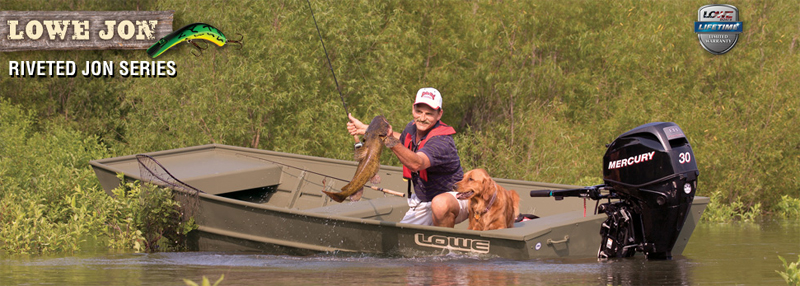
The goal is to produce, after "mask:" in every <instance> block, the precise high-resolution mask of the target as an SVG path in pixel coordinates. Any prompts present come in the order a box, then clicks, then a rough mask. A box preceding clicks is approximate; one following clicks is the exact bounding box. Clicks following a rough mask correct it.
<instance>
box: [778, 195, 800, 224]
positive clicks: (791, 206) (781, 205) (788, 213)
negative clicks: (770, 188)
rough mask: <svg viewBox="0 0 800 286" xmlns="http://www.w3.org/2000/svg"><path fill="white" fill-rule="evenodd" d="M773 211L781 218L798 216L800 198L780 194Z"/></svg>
mask: <svg viewBox="0 0 800 286" xmlns="http://www.w3.org/2000/svg"><path fill="white" fill-rule="evenodd" d="M775 213H776V215H777V216H779V217H783V218H800V198H792V197H789V196H788V195H783V196H781V200H780V201H779V202H778V203H777V204H776V205H775Z"/></svg>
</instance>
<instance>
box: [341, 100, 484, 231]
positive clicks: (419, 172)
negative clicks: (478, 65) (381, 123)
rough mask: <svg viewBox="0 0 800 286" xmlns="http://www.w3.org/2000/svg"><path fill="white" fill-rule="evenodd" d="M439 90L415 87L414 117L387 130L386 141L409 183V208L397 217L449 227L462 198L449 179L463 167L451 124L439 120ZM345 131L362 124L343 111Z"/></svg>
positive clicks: (463, 208)
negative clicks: (398, 128)
mask: <svg viewBox="0 0 800 286" xmlns="http://www.w3.org/2000/svg"><path fill="white" fill-rule="evenodd" d="M443 113H444V110H443V109H442V95H441V94H440V93H439V91H438V90H436V89H435V88H430V87H427V88H421V89H420V90H419V91H417V96H416V100H415V101H414V105H413V106H412V115H413V117H414V120H413V121H411V122H409V123H408V125H406V127H405V129H403V132H402V133H397V132H393V131H392V127H391V126H389V132H390V134H391V136H389V138H387V139H386V141H385V142H386V147H388V148H389V149H391V150H392V152H394V154H395V156H397V158H398V159H400V163H402V164H403V177H404V178H405V179H406V180H409V181H410V182H409V183H410V184H413V186H414V193H413V194H411V196H410V197H409V198H408V206H409V210H408V212H407V213H406V215H405V217H404V218H403V220H402V221H400V222H401V223H413V224H422V225H435V226H445V227H453V226H454V225H455V224H457V223H460V222H462V221H464V220H466V219H467V216H468V212H469V211H468V209H467V206H468V200H458V199H457V198H456V194H457V193H456V192H454V191H453V185H454V184H455V183H456V182H458V181H460V180H461V178H462V177H463V175H464V173H463V171H462V170H461V159H460V158H459V157H458V150H457V149H456V144H455V141H454V140H453V137H452V136H451V135H453V134H455V129H453V128H452V127H450V126H448V125H447V124H444V123H442V122H441V121H440V119H441V118H442V114H443ZM348 116H349V118H350V122H348V123H347V130H348V131H349V132H350V135H362V134H364V133H365V132H366V130H367V127H368V126H367V125H366V124H364V123H362V122H361V121H359V120H358V119H356V118H354V117H353V116H352V115H349V114H348Z"/></svg>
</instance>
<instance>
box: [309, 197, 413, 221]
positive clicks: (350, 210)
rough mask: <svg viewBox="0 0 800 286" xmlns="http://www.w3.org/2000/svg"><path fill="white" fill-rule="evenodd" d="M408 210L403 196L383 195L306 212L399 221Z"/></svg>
mask: <svg viewBox="0 0 800 286" xmlns="http://www.w3.org/2000/svg"><path fill="white" fill-rule="evenodd" d="M407 210H408V202H407V201H406V199H405V198H399V197H385V198H376V199H370V200H362V201H361V202H358V203H350V202H345V203H339V204H333V205H329V206H324V207H319V208H313V209H308V210H306V211H307V212H313V213H320V214H331V215H337V216H347V217H353V218H361V219H375V220H382V221H395V222H396V221H400V219H402V218H403V215H405V213H406V211H407Z"/></svg>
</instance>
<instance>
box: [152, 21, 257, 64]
mask: <svg viewBox="0 0 800 286" xmlns="http://www.w3.org/2000/svg"><path fill="white" fill-rule="evenodd" d="M194 40H206V41H209V42H212V43H214V44H216V45H217V46H220V47H222V46H224V45H225V44H230V43H233V44H239V45H240V48H241V46H242V42H241V39H239V40H236V41H234V40H229V39H228V38H226V37H225V35H224V34H222V32H220V31H219V29H217V28H214V27H213V26H211V25H209V24H205V23H194V24H189V25H186V26H184V27H183V28H180V29H178V30H176V31H174V32H172V33H170V34H169V35H166V36H164V37H163V38H161V39H160V40H158V42H156V43H155V44H153V45H152V46H150V48H148V49H147V54H148V55H150V56H151V57H152V58H155V57H157V56H160V55H161V54H162V53H164V52H166V51H167V50H169V49H170V48H172V47H174V46H175V45H177V44H180V43H183V42H188V43H191V44H192V45H194V46H195V47H196V48H197V49H198V50H199V51H201V52H202V51H203V50H205V49H206V48H201V47H200V46H199V45H197V43H195V42H194ZM192 54H194V53H192ZM195 56H198V55H197V54H195Z"/></svg>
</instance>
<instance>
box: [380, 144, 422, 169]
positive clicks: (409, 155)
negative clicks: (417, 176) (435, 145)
mask: <svg viewBox="0 0 800 286" xmlns="http://www.w3.org/2000/svg"><path fill="white" fill-rule="evenodd" d="M389 149H392V152H394V155H395V156H397V158H398V159H400V163H402V164H403V165H405V166H406V167H407V168H408V169H409V170H411V172H417V171H420V170H425V169H427V168H428V167H430V166H431V160H430V159H429V158H428V155H425V153H422V152H416V153H414V151H411V150H410V149H408V148H406V147H405V146H403V145H402V144H396V145H394V146H392V147H391V148H389Z"/></svg>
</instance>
